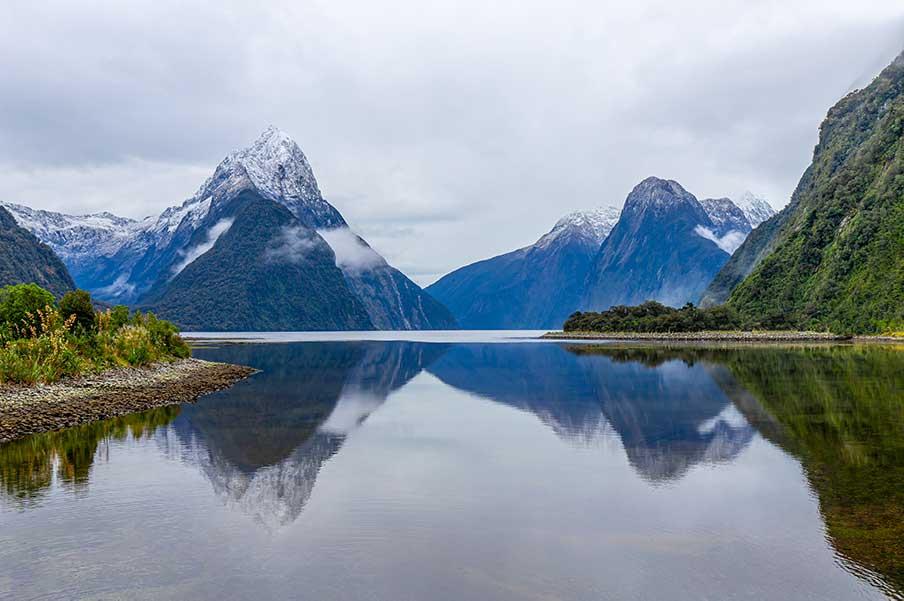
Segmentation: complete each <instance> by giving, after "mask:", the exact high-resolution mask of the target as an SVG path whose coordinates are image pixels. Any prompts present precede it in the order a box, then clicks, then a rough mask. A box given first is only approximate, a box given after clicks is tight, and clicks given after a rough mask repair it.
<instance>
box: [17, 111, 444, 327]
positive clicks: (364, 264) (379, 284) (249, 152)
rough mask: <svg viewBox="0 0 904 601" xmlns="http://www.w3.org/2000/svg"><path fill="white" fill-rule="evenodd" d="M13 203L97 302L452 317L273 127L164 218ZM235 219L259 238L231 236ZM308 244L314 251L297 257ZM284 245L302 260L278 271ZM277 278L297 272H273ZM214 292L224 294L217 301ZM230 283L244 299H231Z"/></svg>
mask: <svg viewBox="0 0 904 601" xmlns="http://www.w3.org/2000/svg"><path fill="white" fill-rule="evenodd" d="M239 198H241V201H240V202H236V201H237V199H239ZM252 201H253V202H255V203H256V204H255V206H256V207H258V208H260V209H261V210H262V211H264V213H265V215H266V219H267V220H268V223H270V224H271V225H274V224H275V225H277V226H278V228H277V229H276V230H272V231H268V230H265V229H263V228H261V227H254V226H253V224H250V223H246V221H250V220H253V217H252V216H251V215H250V214H248V213H247V212H244V213H242V211H243V210H244V208H245V207H246V205H247V204H248V203H249V202H252ZM268 203H269V204H268ZM270 205H275V207H274V206H270ZM278 208H281V209H283V211H282V212H281V211H279V210H277V209H278ZM10 209H11V210H12V212H13V213H14V215H15V216H16V219H17V221H18V222H19V223H20V224H21V225H23V226H24V227H27V228H28V229H30V230H31V231H32V232H34V233H35V234H36V235H37V236H38V237H39V238H41V239H42V240H43V241H44V242H46V243H47V244H48V245H50V246H51V247H52V248H54V249H55V250H58V252H60V253H61V257H62V258H63V260H64V262H66V264H67V265H69V266H70V267H71V269H72V271H73V274H74V276H75V279H76V282H78V283H79V285H80V286H81V287H83V288H86V289H88V290H90V291H91V292H92V293H93V294H94V295H95V296H96V297H97V298H99V299H102V300H105V301H107V302H121V303H128V304H133V305H138V306H143V307H149V308H152V309H155V310H159V311H160V312H161V313H162V314H165V315H167V316H168V317H170V318H171V319H173V320H174V321H176V322H177V323H180V324H184V325H186V326H188V325H189V324H190V325H191V327H200V324H207V325H205V329H206V328H208V327H213V328H214V329H223V328H225V327H226V325H225V324H227V323H228V324H230V326H229V327H230V328H232V327H236V328H239V329H252V328H253V327H258V326H260V325H261V324H271V327H277V324H282V325H280V326H279V329H284V328H288V327H291V328H299V327H302V326H304V328H305V329H310V328H314V329H324V328H330V329H333V328H338V329H350V328H351V329H357V328H365V329H371V328H380V329H428V328H429V329H443V328H449V327H452V326H454V323H455V321H454V318H453V317H452V315H451V313H449V311H448V310H447V309H446V308H445V307H443V306H442V305H440V304H439V303H438V302H436V301H435V300H434V299H433V298H431V297H430V296H429V295H427V294H426V293H424V292H423V290H421V289H420V287H418V286H417V285H416V284H415V283H414V282H412V281H411V280H409V279H408V278H407V277H406V276H405V275H404V274H402V273H401V272H400V271H398V270H396V269H395V268H393V267H392V266H391V265H389V264H388V263H387V262H386V261H385V259H383V257H381V256H380V255H379V254H377V253H376V252H375V251H374V250H373V249H371V248H370V247H369V246H368V245H367V243H366V242H365V241H364V240H363V239H361V238H360V237H358V236H357V235H355V234H354V233H353V232H351V230H350V229H349V228H348V224H347V223H346V221H345V219H344V218H343V217H342V215H341V214H340V213H339V211H338V210H337V209H336V208H335V207H333V206H332V205H331V204H330V203H329V202H327V201H326V200H325V199H324V198H323V196H322V194H321V192H320V189H319V187H318V185H317V181H316V179H315V178H314V173H313V170H312V169H311V166H310V164H309V163H308V160H307V158H306V157H305V155H304V153H303V152H302V150H301V148H300V147H299V146H298V144H297V143H295V141H294V140H292V138H290V137H289V136H288V135H286V134H285V133H283V132H281V131H280V130H278V129H276V128H273V127H271V128H268V129H267V130H266V131H264V133H263V134H262V135H261V136H260V137H259V138H258V139H257V140H256V141H255V142H254V143H253V144H252V145H251V146H249V147H247V148H244V149H241V150H238V151H235V152H233V153H231V154H229V155H228V156H227V157H226V158H225V159H224V160H223V161H222V162H221V163H220V164H219V165H218V166H217V168H216V170H215V171H214V173H213V175H212V176H211V177H210V178H209V179H208V180H207V181H206V182H205V183H204V184H203V185H202V186H201V188H200V189H199V190H198V191H197V193H195V195H194V196H192V197H191V198H189V199H188V200H186V201H185V202H183V203H182V205H180V206H176V207H171V208H169V209H167V210H165V211H164V212H163V213H162V214H161V215H160V216H159V217H156V218H154V217H149V218H146V219H144V220H141V221H133V220H129V219H123V218H118V217H115V216H113V215H110V214H106V213H103V214H99V215H86V216H69V215H62V214H59V213H50V212H46V211H33V210H31V209H27V208H25V207H18V206H10ZM239 213H242V217H241V219H239ZM237 226H241V231H243V232H245V233H246V234H250V233H252V232H253V235H255V236H257V238H256V239H255V240H247V241H237V240H236V239H235V238H236V237H235V235H232V236H228V232H229V231H230V230H231V229H232V228H233V227H237ZM221 240H222V244H221ZM309 242H310V243H311V244H312V245H313V246H311V250H312V253H311V254H310V255H309V256H307V257H306V259H305V261H299V260H297V259H298V257H299V256H301V255H302V254H304V253H303V252H302V251H305V250H309V249H308V243H309ZM282 246H285V247H287V249H288V250H289V251H291V252H289V254H290V255H292V257H293V259H292V262H293V264H292V265H291V266H287V265H283V267H282V268H280V269H276V268H275V267H274V265H275V263H274V259H273V257H274V256H275V255H273V254H272V253H273V252H274V248H277V249H278V248H280V247H282ZM218 247H220V248H218ZM327 249H328V250H329V252H326V250H327ZM242 252H253V253H257V254H252V255H250V256H242V255H241V254H240V253H242ZM209 253H212V254H210V256H206V255H208V254H209ZM261 253H263V254H261ZM268 253H269V254H268ZM277 254H278V253H277ZM202 257H206V258H205V259H204V260H203V261H200V259H201V258H202ZM199 261H200V262H199ZM317 261H320V262H323V261H327V262H331V263H330V264H319V263H316V262H317ZM195 263H198V265H195ZM193 265H195V266H194V267H193V269H192V270H191V271H190V272H189V273H188V274H186V276H185V277H179V276H180V275H181V274H182V272H183V271H184V270H185V269H187V268H188V267H189V266H193ZM238 266H243V267H244V270H243V271H239V269H238ZM336 273H339V274H340V275H341V279H342V281H343V283H342V285H341V286H340V285H338V283H337V282H336V279H335V277H334V276H335V275H336ZM313 274H317V275H313ZM290 275H291V277H290ZM273 277H287V278H290V279H287V280H279V281H274V280H273V279H267V278H273ZM307 278H311V279H307ZM230 279H231V280H233V281H228V280H230ZM265 282H266V283H267V284H268V285H267V286H263V285H262V284H264V283H265ZM327 283H329V284H328V285H327ZM321 285H326V288H320V286H321ZM202 286H212V288H202ZM170 288H172V289H171V290H169V289H170ZM213 291H217V292H219V293H221V294H220V295H219V296H218V297H215V296H214V293H213ZM227 291H228V292H230V293H233V294H236V295H237V296H234V297H233V296H223V295H222V293H225V292H227ZM233 302H235V303H238V304H235V305H233ZM318 303H325V304H323V305H322V306H318ZM215 305H222V306H220V307H219V308H215ZM283 308H285V310H287V311H289V312H292V315H294V317H289V316H277V315H270V316H261V315H258V316H256V317H254V318H253V319H252V318H251V316H252V314H253V313H255V311H256V310H267V311H281V310H283ZM362 309H363V311H364V314H365V315H364V318H362V316H361V315H360V314H359V312H360V311H361V310H362ZM233 310H234V311H233ZM333 310H335V311H336V314H335V315H331V311H333ZM312 320H313V321H312ZM217 324H220V325H219V326H218V325H217ZM289 324H293V325H291V326H290V325H289Z"/></svg>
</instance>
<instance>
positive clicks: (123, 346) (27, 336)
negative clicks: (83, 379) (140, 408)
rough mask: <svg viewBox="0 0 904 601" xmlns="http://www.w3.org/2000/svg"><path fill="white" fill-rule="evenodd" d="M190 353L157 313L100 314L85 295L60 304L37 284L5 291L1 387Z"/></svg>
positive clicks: (118, 310)
mask: <svg viewBox="0 0 904 601" xmlns="http://www.w3.org/2000/svg"><path fill="white" fill-rule="evenodd" d="M189 355H190V351H189V348H188V346H187V345H186V344H185V342H184V341H183V340H182V338H181V337H180V336H179V333H178V330H177V329H176V327H175V326H174V325H172V324H171V323H169V322H167V321H164V320H161V319H157V318H156V317H155V316H154V315H153V314H150V313H140V312H136V313H131V312H130V311H129V309H128V308H126V307H124V306H117V307H113V308H111V309H106V310H104V311H97V310H95V308H94V306H93V304H92V300H91V297H90V295H89V294H88V293H87V292H84V291H75V292H69V293H67V294H66V295H65V296H63V298H62V299H60V300H59V301H57V299H56V298H54V296H53V295H52V294H51V293H49V292H48V291H46V290H44V289H42V288H40V287H39V286H36V285H34V284H19V285H15V286H7V287H5V288H2V289H0V383H13V384H35V383H51V382H56V381H58V380H60V379H62V378H69V377H75V376H82V375H88V374H92V373H98V372H101V371H104V370H107V369H111V368H114V367H140V366H146V365H151V364H153V363H157V362H161V361H173V360H175V359H182V358H186V357H188V356H189Z"/></svg>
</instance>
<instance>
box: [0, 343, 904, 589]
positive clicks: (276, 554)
mask: <svg viewBox="0 0 904 601" xmlns="http://www.w3.org/2000/svg"><path fill="white" fill-rule="evenodd" d="M826 353H828V354H826ZM899 355H901V353H899V352H896V351H888V350H886V351H881V352H880V351H878V350H876V351H870V352H867V353H863V352H859V351H855V350H851V349H848V350H833V351H827V350H825V349H822V350H816V351H813V350H806V349H784V350H775V349H773V350H770V351H755V350H732V349H728V350H725V349H722V350H719V349H711V350H701V349H691V350H687V349H683V350H682V349H677V350H675V349H662V348H654V349H612V348H609V349H603V350H591V347H587V346H568V345H560V344H551V343H520V344H484V343H449V342H435V343H434V342H389V341H372V342H353V341H332V342H304V343H290V344H254V345H236V346H231V345H230V346H222V347H219V348H205V349H199V350H198V351H196V356H199V357H201V358H205V359H212V360H218V361H228V362H235V363H243V364H247V365H252V366H255V367H258V368H259V369H261V370H262V371H261V373H259V374H257V375H255V376H254V377H253V378H251V379H250V380H248V381H245V382H242V383H239V384H238V385H236V386H235V387H234V388H232V389H231V390H228V391H223V392H219V393H216V394H212V395H209V396H207V397H205V398H203V399H202V400H201V401H199V402H198V403H197V404H193V405H192V404H189V405H184V406H181V407H172V408H167V409H159V410H155V411H152V412H148V413H145V414H139V415H135V416H130V417H128V418H123V419H120V420H112V421H110V422H102V423H100V424H94V425H91V426H85V427H82V428H76V429H73V430H69V431H64V432H62V433H55V434H50V435H43V436H37V437H32V438H30V439H26V440H24V441H21V442H17V443H13V444H11V445H7V446H6V447H0V481H2V482H0V597H2V598H4V599H6V598H9V599H124V598H127V599H252V598H256V599H295V598H299V599H300V598H304V599H386V600H400V599H450V600H453V599H454V600H460V599H688V600H690V599H693V600H698V599H718V600H723V599H819V600H832V599H838V600H847V599H882V598H887V597H892V598H895V597H896V596H898V595H899V592H896V591H900V588H899V587H900V584H901V581H900V580H899V578H900V574H899V573H898V572H897V571H896V570H897V569H898V568H899V567H900V563H896V562H895V561H894V557H892V560H891V561H889V559H888V557H889V556H890V554H891V555H892V556H893V551H894V542H895V541H894V540H892V541H891V543H889V541H888V540H885V541H884V542H883V541H881V540H879V539H880V538H881V536H880V534H876V535H875V536H876V542H875V544H873V543H872V542H871V541H870V540H869V537H870V536H873V535H872V534H871V533H872V532H873V530H870V528H872V529H874V530H875V528H876V526H875V524H872V523H869V524H865V525H864V524H861V523H860V522H858V521H856V519H855V521H854V522H851V521H850V520H851V519H854V518H851V517H850V516H851V515H860V514H852V513H851V512H850V511H848V510H849V509H850V508H849V507H847V505H845V503H846V501H845V500H844V499H847V498H853V497H856V495H855V494H854V493H849V492H848V489H846V488H845V487H849V486H852V485H851V482H861V481H876V482H878V484H877V485H876V486H878V487H879V488H882V487H884V489H883V490H885V492H884V493H883V496H882V499H879V500H877V499H876V498H873V497H869V498H866V499H865V500H863V503H864V505H862V506H861V505H858V506H857V507H869V508H870V509H869V511H872V512H873V513H875V514H876V515H882V516H885V517H882V518H880V522H881V520H894V519H897V517H899V516H900V513H898V512H899V511H900V504H899V498H898V497H897V496H896V495H898V494H901V495H902V496H904V491H902V490H901V487H902V486H904V484H902V483H901V482H900V481H897V478H898V476H899V475H900V474H901V467H902V464H904V456H902V455H901V454H900V450H901V445H900V443H899V439H898V438H897V436H899V435H902V432H904V430H902V429H901V428H902V423H901V422H897V423H896V422H895V420H900V419H901V415H900V414H899V413H896V412H895V407H896V406H897V403H899V402H901V401H904V399H902V398H900V397H896V395H898V394H899V393H900V390H899V387H900V386H901V381H900V373H901V370H899V369H898V368H901V367H902V366H904V364H902V360H901V359H900V358H899V357H898V356H899ZM845 370H848V371H845ZM896 374H897V375H896ZM851 387H853V388H854V389H857V388H858V387H859V388H860V389H863V388H864V387H866V389H867V390H870V391H871V395H872V397H875V396H876V395H878V396H879V397H881V399H880V406H879V407H878V408H877V407H876V406H875V405H874V404H872V401H869V400H867V401H863V403H868V404H869V406H868V407H863V406H860V405H859V404H858V403H860V401H858V400H857V399H856V398H855V397H856V395H855V394H852V393H850V392H849V391H850V390H851ZM776 390H779V391H787V392H788V394H785V392H776ZM814 391H815V392H814ZM808 395H810V396H808ZM883 399H884V400H883ZM802 403H803V404H802ZM807 403H809V404H807ZM861 404H862V403H861ZM830 405H831V407H830V408H828V409H826V407H829V406H830ZM836 405H837V406H836ZM902 405H904V403H902ZM814 407H822V408H823V409H814ZM820 412H822V413H820ZM879 420H882V422H883V423H885V424H886V425H885V426H881V427H878V426H876V427H874V426H875V424H874V423H873V422H876V423H878V421H879ZM902 421H904V420H902ZM838 424H841V425H840V426H839V425H838ZM852 424H853V425H852ZM863 424H865V426H863ZM888 424H890V425H888ZM861 426H863V427H861ZM839 428H841V429H842V430H843V431H840V430H838V429H839ZM883 428H884V429H885V430H887V429H888V428H891V430H890V432H891V434H888V433H887V432H885V430H883ZM836 431H837V432H838V433H839V438H838V439H837V441H836V439H835V438H833V436H835V433H836ZM842 435H843V436H842ZM844 437H846V438H844ZM852 437H859V438H856V440H852ZM842 438H843V439H844V440H845V441H846V443H845V444H848V443H852V442H853V443H855V445H859V446H856V448H857V449H860V451H861V455H858V457H860V459H857V458H856V457H855V458H854V459H851V460H850V466H849V467H850V469H849V470H839V473H837V474H836V472H835V471H834V467H832V466H836V465H838V464H839V462H840V463H842V464H844V463H845V462H846V461H848V460H847V459H845V458H846V457H850V456H851V455H850V450H849V449H845V448H842V447H844V444H842V443H841V442H839V441H841V440H842ZM833 445H835V446H837V447H838V448H835V447H834V446H833ZM863 457H866V461H867V463H865V464H863V463H858V461H860V460H861V459H863ZM838 458H841V459H838ZM826 466H829V467H826ZM873 468H876V469H873ZM879 468H881V469H879ZM851 470H853V472H851ZM858 470H859V471H858ZM848 472H851V473H848ZM870 479H872V480H870ZM874 488H875V487H871V489H874ZM858 490H859V488H858ZM889 491H890V492H889ZM836 497H837V498H836ZM839 499H840V500H839ZM889 499H890V500H889ZM883 512H884V513H883ZM870 515H872V514H870ZM880 525H882V524H881V523H880ZM892 526H894V524H892ZM852 527H853V528H861V527H862V528H866V530H865V532H866V535H865V536H866V539H863V537H862V536H860V537H858V538H855V539H850V537H849V533H850V532H851V528H852ZM857 532H861V531H860V530H858V531H857ZM861 534H862V533H861ZM846 537H847V538H846ZM849 539H850V540H849ZM863 540H866V541H867V544H863ZM883 545H884V546H883ZM889 545H891V546H889ZM889 549H891V550H889Z"/></svg>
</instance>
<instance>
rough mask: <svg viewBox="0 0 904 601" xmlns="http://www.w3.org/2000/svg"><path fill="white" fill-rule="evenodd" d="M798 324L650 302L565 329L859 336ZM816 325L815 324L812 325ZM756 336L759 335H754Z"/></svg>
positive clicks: (728, 309)
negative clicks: (814, 328)
mask: <svg viewBox="0 0 904 601" xmlns="http://www.w3.org/2000/svg"><path fill="white" fill-rule="evenodd" d="M804 325H807V324H801V323H799V322H795V321H789V320H786V319H784V318H781V317H778V318H776V317H775V316H766V317H762V318H760V319H753V318H750V317H745V316H744V315H743V314H741V313H739V312H738V311H737V309H735V308H734V307H733V306H732V305H731V304H726V305H717V306H715V307H707V308H702V307H695V306H694V305H693V304H691V303H688V304H686V305H684V306H683V307H681V308H680V309H675V308H673V307H668V306H666V305H663V304H661V303H658V302H656V301H647V302H645V303H641V304H640V305H636V306H626V305H618V306H615V307H612V308H611V309H608V310H606V311H601V312H596V311H587V312H580V311H578V312H576V313H573V314H572V315H571V317H569V318H568V320H567V321H566V322H565V324H564V326H563V330H564V331H565V333H566V334H567V333H577V332H588V333H590V332H600V333H606V334H620V335H622V337H624V336H625V335H628V334H650V335H652V334H662V335H668V334H681V333H693V334H699V335H703V334H712V335H713V336H714V337H720V338H721V337H725V336H727V335H728V334H730V333H736V334H738V336H741V335H744V336H741V337H751V338H765V339H769V338H775V339H782V338H789V337H795V338H801V337H804V338H814V339H815V338H829V339H831V338H838V337H845V338H849V337H851V336H854V335H855V334H859V333H860V330H859V329H857V328H847V327H842V326H841V325H839V324H836V327H830V328H825V327H822V328H820V329H819V330H817V331H814V330H810V329H806V328H804V327H803V326H804ZM808 325H811V326H812V325H814V324H808ZM881 333H882V334H883V335H884V336H888V337H901V336H902V335H904V333H902V332H901V331H899V330H895V329H887V330H885V331H882V332H881ZM752 334H756V335H752Z"/></svg>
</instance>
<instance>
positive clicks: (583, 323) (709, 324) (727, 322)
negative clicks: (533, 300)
mask: <svg viewBox="0 0 904 601" xmlns="http://www.w3.org/2000/svg"><path fill="white" fill-rule="evenodd" d="M744 325H745V324H744V323H742V321H741V318H740V316H739V315H738V313H737V311H735V310H734V309H732V308H730V307H726V306H724V305H721V306H718V307H712V308H710V309H700V308H698V307H695V306H694V305H693V304H691V303H688V304H686V305H684V306H683V307H681V308H680V309H675V308H673V307H668V306H666V305H663V304H662V303H658V302H656V301H647V302H645V303H641V304H639V305H636V306H627V305H618V306H615V307H612V308H611V309H608V310H607V311H602V312H595V311H588V312H586V313H582V312H580V311H578V312H577V313H574V314H572V315H571V317H569V318H568V320H567V321H565V325H564V327H563V329H564V330H565V331H566V332H661V333H666V332H702V331H725V330H741V329H744Z"/></svg>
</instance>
